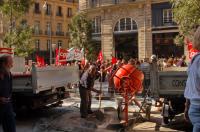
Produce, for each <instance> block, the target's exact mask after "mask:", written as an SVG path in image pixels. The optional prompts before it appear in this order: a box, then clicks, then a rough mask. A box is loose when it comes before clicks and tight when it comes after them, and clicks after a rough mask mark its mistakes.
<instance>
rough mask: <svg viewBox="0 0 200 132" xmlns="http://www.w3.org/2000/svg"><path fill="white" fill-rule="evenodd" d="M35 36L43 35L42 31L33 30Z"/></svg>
mask: <svg viewBox="0 0 200 132" xmlns="http://www.w3.org/2000/svg"><path fill="white" fill-rule="evenodd" d="M33 35H42V30H33Z"/></svg>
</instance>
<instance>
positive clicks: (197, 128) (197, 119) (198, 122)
mask: <svg viewBox="0 0 200 132" xmlns="http://www.w3.org/2000/svg"><path fill="white" fill-rule="evenodd" d="M188 114H189V118H190V120H191V122H192V125H193V132H200V105H193V104H190V108H189V112H188Z"/></svg>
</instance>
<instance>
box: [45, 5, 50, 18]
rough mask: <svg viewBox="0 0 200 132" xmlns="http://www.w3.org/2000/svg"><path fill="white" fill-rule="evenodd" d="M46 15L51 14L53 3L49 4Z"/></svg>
mask: <svg viewBox="0 0 200 132" xmlns="http://www.w3.org/2000/svg"><path fill="white" fill-rule="evenodd" d="M46 15H51V5H50V4H47V9H46Z"/></svg>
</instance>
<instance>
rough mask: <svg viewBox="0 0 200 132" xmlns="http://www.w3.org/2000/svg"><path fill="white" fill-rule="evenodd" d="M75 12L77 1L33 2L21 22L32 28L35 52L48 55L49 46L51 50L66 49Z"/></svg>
mask: <svg viewBox="0 0 200 132" xmlns="http://www.w3.org/2000/svg"><path fill="white" fill-rule="evenodd" d="M77 11H78V1H77V0H35V2H34V4H33V6H32V7H31V8H30V10H29V12H28V13H27V14H26V15H25V16H24V18H23V21H25V22H26V23H27V24H28V25H31V26H33V29H34V30H33V40H34V43H35V44H34V45H35V48H36V51H39V52H47V54H48V52H49V50H50V45H51V44H52V47H53V49H55V48H56V47H59V46H61V47H62V48H68V46H69V34H68V27H69V24H70V21H71V18H72V16H73V15H74V14H75V13H76V12H77Z"/></svg>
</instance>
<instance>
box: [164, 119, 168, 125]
mask: <svg viewBox="0 0 200 132" xmlns="http://www.w3.org/2000/svg"><path fill="white" fill-rule="evenodd" d="M163 124H164V125H167V124H169V117H163Z"/></svg>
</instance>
